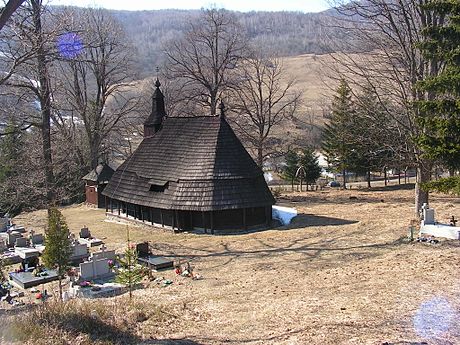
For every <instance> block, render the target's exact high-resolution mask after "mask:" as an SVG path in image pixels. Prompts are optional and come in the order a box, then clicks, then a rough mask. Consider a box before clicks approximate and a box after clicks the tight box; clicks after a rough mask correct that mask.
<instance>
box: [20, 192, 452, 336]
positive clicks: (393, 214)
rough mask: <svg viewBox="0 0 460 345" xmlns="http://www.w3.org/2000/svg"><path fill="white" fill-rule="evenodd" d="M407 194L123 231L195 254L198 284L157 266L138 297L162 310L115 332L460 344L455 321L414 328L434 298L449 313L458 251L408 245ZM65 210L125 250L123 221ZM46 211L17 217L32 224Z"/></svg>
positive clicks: (441, 201)
mask: <svg viewBox="0 0 460 345" xmlns="http://www.w3.org/2000/svg"><path fill="white" fill-rule="evenodd" d="M350 196H355V197H356V198H357V199H350V198H349V197H350ZM412 199H413V191H412V190H401V191H378V192H376V191H373V192H369V191H366V190H361V191H358V190H356V191H324V192H307V193H302V194H299V193H296V194H289V195H287V196H286V197H285V198H284V199H282V200H281V201H280V202H281V203H282V204H286V205H291V206H294V207H296V208H297V209H298V211H299V213H300V215H299V216H298V217H297V218H296V220H295V221H294V223H293V224H291V225H290V226H287V227H282V228H279V229H274V230H268V231H263V232H257V233H250V234H243V235H228V236H211V235H195V234H188V233H182V234H172V233H170V232H167V231H162V230H156V229H151V228H143V227H139V226H130V229H131V230H130V232H131V236H132V238H133V239H134V240H139V241H140V240H149V241H151V243H152V246H153V248H154V249H155V252H156V253H158V254H163V255H170V256H174V257H176V258H190V259H192V265H193V266H195V270H196V271H197V272H198V273H199V274H201V275H203V277H204V279H203V280H198V281H192V280H190V279H188V278H182V277H176V276H175V275H174V273H173V272H171V271H166V272H161V273H157V274H156V276H164V277H166V278H169V279H172V280H173V281H174V284H172V285H171V286H168V287H161V286H159V285H156V284H150V285H149V286H148V288H146V289H144V290H138V291H136V292H135V299H136V301H137V302H138V303H139V305H142V306H143V310H145V311H147V312H149V311H152V310H153V312H152V313H153V314H155V315H156V314H158V312H155V310H158V309H157V308H160V309H161V308H163V310H166V312H164V313H161V312H160V313H159V315H162V317H149V319H148V320H147V321H145V322H141V323H132V325H133V326H132V327H131V326H130V327H128V328H122V329H121V330H122V331H126V332H128V333H129V334H130V335H132V336H135V337H138V338H133V339H135V340H136V341H137V340H140V339H143V340H145V343H150V344H174V343H178V344H180V343H181V342H178V341H179V340H180V339H182V340H183V341H184V342H182V343H183V344H222V343H230V344H331V345H332V344H382V343H384V342H385V341H386V342H389V343H390V344H417V343H420V342H422V341H427V342H428V343H429V344H460V329H459V328H458V325H457V324H456V323H453V324H451V325H450V326H451V327H450V328H449V329H448V331H446V332H444V333H442V334H439V335H437V336H436V337H435V338H430V339H424V338H423V337H422V336H421V335H420V334H417V332H416V330H415V328H414V322H413V321H414V318H415V317H416V316H417V315H419V314H417V313H419V310H420V308H421V306H422V305H423V303H426V302H427V301H432V300H434V301H439V299H442V300H443V301H448V303H449V304H450V306H451V308H452V310H454V311H456V312H457V316H456V319H455V320H458V315H459V311H460V301H459V297H458V296H460V280H459V278H460V261H459V260H458V258H459V257H460V256H459V254H460V246H459V243H458V241H441V243H440V244H438V245H427V244H421V243H408V242H407V240H405V236H406V235H407V227H408V225H409V222H410V220H411V219H412V218H413V213H414V210H413V206H412ZM432 206H433V207H435V208H436V212H437V218H438V219H439V220H447V219H448V218H449V217H450V215H452V214H454V215H456V216H457V217H458V216H460V203H459V201H458V199H457V198H451V197H443V196H435V197H434V198H433V199H432ZM63 213H64V215H65V216H66V218H67V221H68V223H69V225H70V228H71V229H74V230H75V231H77V230H78V229H79V228H80V227H81V226H83V225H88V226H89V227H90V229H91V231H92V232H93V233H94V234H95V235H97V236H99V237H105V238H106V242H107V243H108V245H109V247H112V248H117V249H121V248H122V247H123V246H124V242H125V236H126V226H125V225H122V224H116V223H108V222H106V221H105V220H104V212H103V211H100V210H95V209H90V208H87V207H86V206H77V207H68V208H64V209H63ZM44 215H45V213H44V212H42V211H40V212H34V213H30V214H26V215H22V216H21V217H18V220H17V222H18V223H21V224H35V225H36V227H38V226H39V225H40V224H43V217H44ZM97 303H104V304H103V308H108V309H109V310H108V311H107V313H110V312H113V311H111V310H110V308H115V314H117V315H118V314H119V313H120V311H116V310H117V309H116V306H119V305H120V304H126V297H125V296H121V297H118V298H113V299H108V300H106V301H104V302H102V301H101V302H99V301H92V302H91V305H93V306H97ZM126 313H127V312H126ZM157 316H158V315H157ZM444 317H447V316H446V315H444ZM448 321H449V320H447V321H444V323H445V324H448V323H449V322H448ZM442 322H443V321H439V320H438V321H437V322H436V323H438V324H439V323H440V324H442ZM117 325H118V324H117ZM53 327H54V326H53ZM59 327H61V326H59ZM59 327H57V328H59ZM117 327H118V326H117ZM55 328H56V327H55ZM53 329H54V328H53ZM61 329H62V327H61ZM72 332H77V331H75V330H71V333H72ZM85 332H86V331H85V330H79V331H78V332H77V333H78V334H83V335H85V334H86V335H87V332H86V333H85ZM72 334H73V333H72ZM149 339H150V340H149ZM152 339H154V340H155V341H154V340H152ZM185 339H186V340H187V341H188V342H185ZM131 340H132V339H131Z"/></svg>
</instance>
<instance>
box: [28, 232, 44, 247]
mask: <svg viewBox="0 0 460 345" xmlns="http://www.w3.org/2000/svg"><path fill="white" fill-rule="evenodd" d="M43 242H45V238H44V237H43V234H33V235H30V243H31V244H34V245H36V244H43Z"/></svg>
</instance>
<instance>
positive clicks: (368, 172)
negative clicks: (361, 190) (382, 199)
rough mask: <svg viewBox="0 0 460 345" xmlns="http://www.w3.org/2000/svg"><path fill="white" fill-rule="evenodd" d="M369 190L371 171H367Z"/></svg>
mask: <svg viewBox="0 0 460 345" xmlns="http://www.w3.org/2000/svg"><path fill="white" fill-rule="evenodd" d="M367 188H371V170H370V169H369V170H368V171H367Z"/></svg>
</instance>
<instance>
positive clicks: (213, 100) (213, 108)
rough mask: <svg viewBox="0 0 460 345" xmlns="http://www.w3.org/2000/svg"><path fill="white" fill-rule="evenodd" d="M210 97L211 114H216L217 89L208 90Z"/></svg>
mask: <svg viewBox="0 0 460 345" xmlns="http://www.w3.org/2000/svg"><path fill="white" fill-rule="evenodd" d="M210 98H211V100H210V101H211V115H216V114H217V90H211V92H210Z"/></svg>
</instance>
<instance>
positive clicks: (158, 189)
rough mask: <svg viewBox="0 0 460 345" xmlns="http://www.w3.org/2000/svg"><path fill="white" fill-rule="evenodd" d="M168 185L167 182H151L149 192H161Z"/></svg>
mask: <svg viewBox="0 0 460 345" xmlns="http://www.w3.org/2000/svg"><path fill="white" fill-rule="evenodd" d="M168 186H169V182H165V183H162V184H156V183H152V184H151V185H150V191H151V192H156V193H162V192H164V191H165V190H166V189H168Z"/></svg>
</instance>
